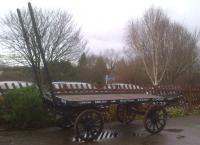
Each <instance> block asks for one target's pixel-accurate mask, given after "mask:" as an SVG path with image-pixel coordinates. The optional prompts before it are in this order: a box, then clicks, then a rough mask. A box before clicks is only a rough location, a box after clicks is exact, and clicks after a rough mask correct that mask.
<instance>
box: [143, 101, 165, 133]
mask: <svg viewBox="0 0 200 145" xmlns="http://www.w3.org/2000/svg"><path fill="white" fill-rule="evenodd" d="M166 121H167V112H166V110H165V108H164V107H162V106H160V105H153V106H151V107H150V108H149V109H148V110H147V111H146V113H145V116H144V127H145V129H146V130H147V131H148V132H150V133H159V132H160V131H162V130H163V128H164V127H165V125H166Z"/></svg>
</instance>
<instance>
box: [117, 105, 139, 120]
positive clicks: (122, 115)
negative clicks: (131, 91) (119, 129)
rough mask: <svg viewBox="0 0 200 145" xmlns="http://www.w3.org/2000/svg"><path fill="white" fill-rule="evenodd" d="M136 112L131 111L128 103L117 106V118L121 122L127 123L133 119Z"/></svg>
mask: <svg viewBox="0 0 200 145" xmlns="http://www.w3.org/2000/svg"><path fill="white" fill-rule="evenodd" d="M135 116H136V114H135V113H134V112H133V111H131V107H130V106H129V105H118V106H117V120H118V121H119V122H121V123H123V124H129V123H131V122H132V121H133V120H134V119H135Z"/></svg>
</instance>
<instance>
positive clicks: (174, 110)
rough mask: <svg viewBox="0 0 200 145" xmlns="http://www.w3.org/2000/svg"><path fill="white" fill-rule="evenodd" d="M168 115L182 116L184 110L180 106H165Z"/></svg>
mask: <svg viewBox="0 0 200 145" xmlns="http://www.w3.org/2000/svg"><path fill="white" fill-rule="evenodd" d="M167 112H168V115H169V117H183V116H185V112H184V110H183V108H182V107H167Z"/></svg>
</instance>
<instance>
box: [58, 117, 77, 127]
mask: <svg viewBox="0 0 200 145" xmlns="http://www.w3.org/2000/svg"><path fill="white" fill-rule="evenodd" d="M58 126H59V127H60V128H62V129H67V128H71V127H73V126H74V124H73V122H72V120H68V119H65V118H62V119H60V120H59V122H58Z"/></svg>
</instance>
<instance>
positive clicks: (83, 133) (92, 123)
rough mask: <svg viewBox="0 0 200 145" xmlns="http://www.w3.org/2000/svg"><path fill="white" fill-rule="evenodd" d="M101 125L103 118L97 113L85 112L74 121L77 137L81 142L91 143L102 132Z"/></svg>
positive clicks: (92, 110) (94, 111) (92, 111)
mask: <svg viewBox="0 0 200 145" xmlns="http://www.w3.org/2000/svg"><path fill="white" fill-rule="evenodd" d="M103 124H104V123H103V117H102V115H101V113H100V112H99V111H96V110H94V109H88V110H85V111H83V112H81V113H80V114H79V115H78V117H77V118H76V121H75V131H76V134H77V137H79V138H80V139H81V140H83V141H93V140H95V139H97V138H98V136H99V135H100V133H101V132H102V129H103Z"/></svg>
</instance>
